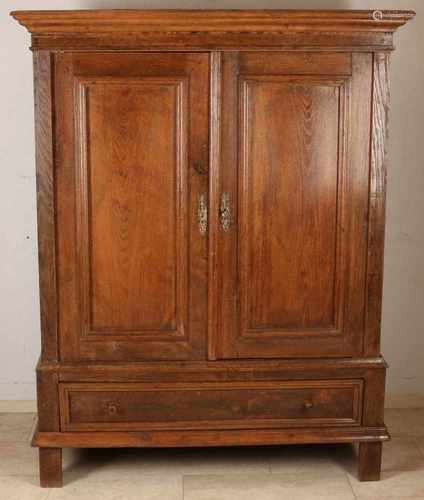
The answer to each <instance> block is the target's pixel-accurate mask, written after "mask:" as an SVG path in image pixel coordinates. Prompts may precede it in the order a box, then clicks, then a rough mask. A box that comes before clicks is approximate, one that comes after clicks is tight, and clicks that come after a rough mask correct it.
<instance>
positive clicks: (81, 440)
mask: <svg viewBox="0 0 424 500" xmlns="http://www.w3.org/2000/svg"><path fill="white" fill-rule="evenodd" d="M388 439H389V435H388V434H387V429H386V428H385V427H371V428H367V427H341V428H337V427H335V428H334V427H333V428H324V429H314V428H310V429H303V430H302V432H298V431H296V430H293V429H257V430H253V429H247V430H209V431H145V432H131V431H128V432H40V433H39V432H37V433H36V434H35V438H34V440H33V442H32V444H33V446H39V447H41V448H42V447H52V446H60V447H66V448H128V447H130V448H136V447H148V448H173V447H199V446H202V447H203V446H256V445H276V444H318V443H351V442H376V441H381V442H383V441H387V440H388Z"/></svg>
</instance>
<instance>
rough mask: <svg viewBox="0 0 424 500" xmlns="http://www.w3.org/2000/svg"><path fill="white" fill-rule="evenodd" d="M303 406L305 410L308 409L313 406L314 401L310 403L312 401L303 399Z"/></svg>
mask: <svg viewBox="0 0 424 500" xmlns="http://www.w3.org/2000/svg"><path fill="white" fill-rule="evenodd" d="M303 407H304V408H305V410H310V409H311V408H313V407H314V403H312V401H305V402H304V403H303Z"/></svg>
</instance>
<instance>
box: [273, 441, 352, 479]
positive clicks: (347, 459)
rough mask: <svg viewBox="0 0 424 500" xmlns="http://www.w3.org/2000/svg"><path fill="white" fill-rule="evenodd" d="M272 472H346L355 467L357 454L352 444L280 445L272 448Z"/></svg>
mask: <svg viewBox="0 0 424 500" xmlns="http://www.w3.org/2000/svg"><path fill="white" fill-rule="evenodd" d="M269 464H270V470H271V472H272V473H281V474H282V473H284V474H287V473H289V474H293V473H318V472H319V473H333V474H335V473H341V474H343V473H345V472H346V471H348V470H349V471H351V470H352V469H354V467H355V464H356V455H355V451H354V449H353V446H352V445H350V444H340V445H305V446H303V445H302V446H297V445H296V446H278V447H273V448H270V451H269Z"/></svg>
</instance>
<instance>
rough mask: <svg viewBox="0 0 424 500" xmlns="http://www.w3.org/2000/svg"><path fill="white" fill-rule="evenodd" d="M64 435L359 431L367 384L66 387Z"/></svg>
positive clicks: (62, 386) (63, 393) (62, 400)
mask: <svg viewBox="0 0 424 500" xmlns="http://www.w3.org/2000/svg"><path fill="white" fill-rule="evenodd" d="M60 405H61V426H62V430H63V431H82V430H111V431H112V430H114V431H116V430H153V429H243V428H244V429H249V428H278V427H291V426H293V427H296V426H297V427H299V426H303V425H305V426H311V425H317V426H319V425H359V423H360V415H361V405H362V380H336V381H335V380H328V381H322V380H321V381H289V382H248V383H246V382H236V383H235V382H222V383H184V384H162V383H161V384H147V383H128V384H122V383H119V384H118V383H105V384H97V383H62V384H60Z"/></svg>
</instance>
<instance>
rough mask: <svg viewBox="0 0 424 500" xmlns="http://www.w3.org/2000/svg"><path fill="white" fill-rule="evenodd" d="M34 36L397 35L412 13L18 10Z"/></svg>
mask: <svg viewBox="0 0 424 500" xmlns="http://www.w3.org/2000/svg"><path fill="white" fill-rule="evenodd" d="M11 16H12V17H14V18H15V19H16V20H17V21H18V22H19V23H20V24H22V25H23V26H25V27H26V28H27V29H28V31H29V32H30V33H31V34H34V35H60V34H72V33H76V34H77V33H81V32H85V33H93V34H96V33H113V32H118V33H119V32H121V33H134V32H145V33H150V32H162V33H166V32H170V33H176V32H179V33H182V32H196V33H202V32H204V33H213V32H219V33H222V32H242V33H249V32H284V31H292V30H294V31H296V30H313V31H324V30H325V31H330V32H331V31H358V30H359V31H363V30H365V31H389V32H390V31H391V32H393V31H395V30H396V29H397V28H398V27H400V26H402V25H404V24H405V23H406V22H407V21H409V20H410V19H412V18H413V17H414V16H415V12H414V11H412V10H271V9H270V10H182V9H181V10H124V9H122V10H121V9H118V10H115V9H111V10H22V11H13V12H11Z"/></svg>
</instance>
